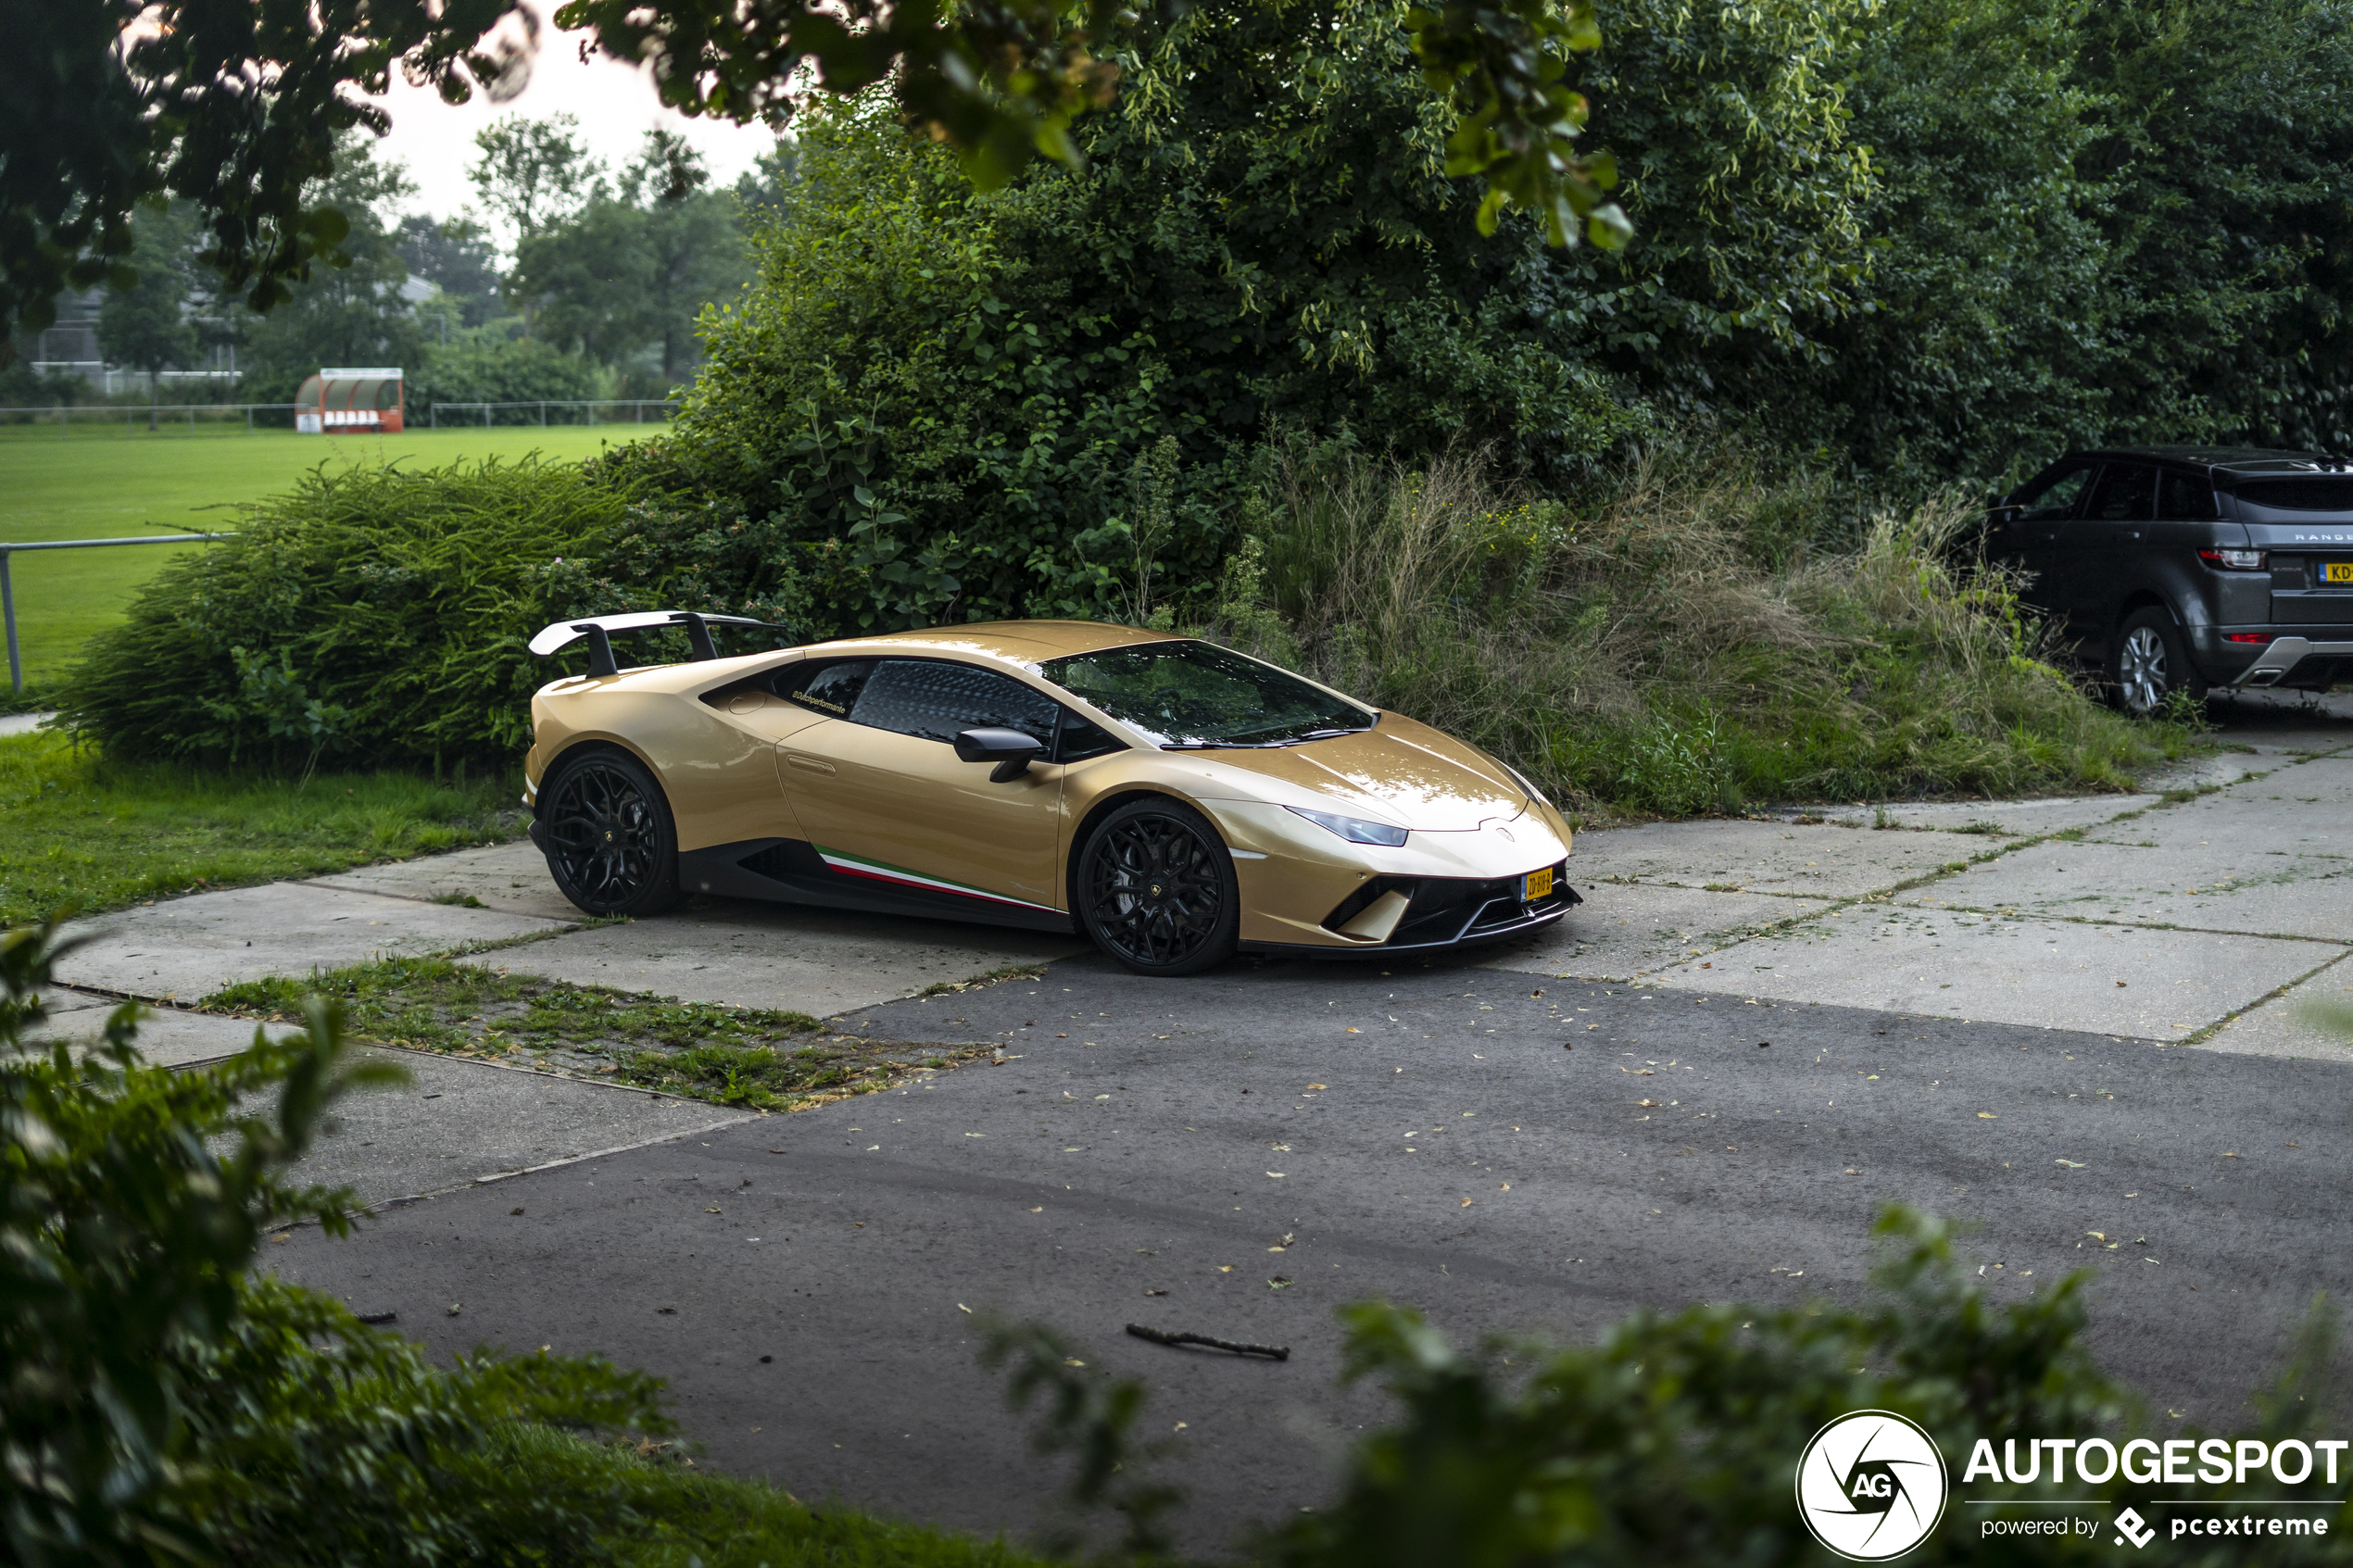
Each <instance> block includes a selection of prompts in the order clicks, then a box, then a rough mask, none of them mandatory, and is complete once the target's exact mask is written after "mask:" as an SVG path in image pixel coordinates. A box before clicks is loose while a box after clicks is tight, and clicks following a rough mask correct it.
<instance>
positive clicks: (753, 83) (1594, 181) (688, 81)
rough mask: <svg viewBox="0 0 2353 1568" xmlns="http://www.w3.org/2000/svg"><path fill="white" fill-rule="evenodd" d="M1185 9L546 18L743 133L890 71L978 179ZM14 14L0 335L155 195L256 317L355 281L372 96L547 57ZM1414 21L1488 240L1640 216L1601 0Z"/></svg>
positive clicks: (336, 25)
mask: <svg viewBox="0 0 2353 1568" xmlns="http://www.w3.org/2000/svg"><path fill="white" fill-rule="evenodd" d="M1190 3H1191V0H1148V3H1145V4H1140V5H1130V4H1128V3H1126V0H975V3H971V4H963V5H956V6H948V5H943V4H941V3H939V0H829V3H827V4H824V5H817V4H807V3H791V0H787V3H782V4H765V3H763V4H752V5H742V4H736V3H735V0H650V3H648V0H569V3H568V4H566V5H564V6H562V7H561V8H560V10H559V11H558V12H557V13H556V19H557V22H558V24H559V25H560V26H561V27H563V28H566V29H572V30H578V31H582V32H584V33H585V41H584V46H586V45H587V44H593V45H594V46H595V47H596V48H598V49H600V50H602V51H603V52H604V53H605V54H607V55H610V56H613V57H614V58H617V59H620V60H623V61H626V62H627V63H629V64H630V65H633V66H636V65H645V66H648V67H649V68H650V69H651V70H652V72H653V76H654V81H655V82H656V85H657V87H658V88H659V90H660V92H661V97H662V101H663V102H664V103H667V104H670V105H672V106H673V107H677V108H681V109H684V110H685V111H686V112H687V113H688V114H695V115H715V116H719V117H722V118H724V119H733V120H735V121H736V122H737V123H739V124H740V123H747V122H749V121H752V120H755V119H758V120H765V121H768V122H770V123H772V124H775V125H778V126H781V125H782V124H783V123H784V122H785V120H786V119H787V118H788V117H789V115H790V114H791V111H792V107H793V100H794V98H795V96H796V95H797V94H802V93H806V92H808V91H811V90H812V77H813V79H814V83H815V84H821V85H822V87H823V89H824V91H827V92H831V93H836V94H841V93H853V92H856V91H858V90H860V89H862V88H864V87H867V86H870V85H873V84H875V83H876V82H887V83H889V84H890V90H891V91H892V93H893V94H895V95H896V97H897V99H898V102H899V104H900V108H901V110H902V111H903V113H904V114H905V115H906V116H907V118H908V119H910V120H911V121H912V122H913V123H916V124H920V125H924V126H926V127H928V128H929V129H930V130H931V132H933V134H935V135H936V136H937V137H939V138H940V139H941V140H943V141H945V142H947V143H949V144H951V145H952V146H954V147H955V148H956V149H957V150H958V151H959V153H960V154H961V155H962V157H963V163H964V167H965V169H966V170H967V171H968V172H969V173H970V174H971V175H972V177H973V178H974V179H975V181H976V182H979V183H981V184H983V185H984V186H987V185H995V184H1000V183H1002V182H1004V181H1005V180H1006V179H1008V178H1010V177H1011V176H1012V175H1013V173H1014V172H1015V171H1017V170H1018V169H1020V168H1021V167H1022V166H1023V165H1024V164H1025V163H1026V162H1027V161H1028V160H1029V159H1030V157H1032V156H1033V155H1043V156H1044V157H1049V158H1052V159H1054V160H1056V161H1058V162H1061V163H1063V164H1067V165H1071V166H1073V167H1076V166H1077V165H1079V164H1080V163H1081V162H1083V159H1082V157H1081V156H1080V153H1079V150H1078V148H1077V145H1076V143H1074V142H1073V141H1072V139H1071V136H1070V134H1069V128H1070V125H1071V123H1072V121H1073V119H1075V118H1076V116H1078V115H1079V114H1081V113H1084V112H1086V111H1087V110H1088V109H1092V108H1099V107H1102V106H1103V105H1106V104H1108V103H1109V102H1110V101H1111V99H1112V97H1113V95H1114V93H1115V92H1116V90H1117V87H1118V83H1119V79H1120V70H1119V68H1118V66H1117V65H1116V64H1115V63H1114V59H1113V56H1114V53H1115V52H1116V51H1117V50H1119V49H1120V48H1122V47H1125V46H1128V45H1131V44H1137V43H1139V42H1145V41H1148V40H1149V39H1150V38H1151V36H1153V35H1154V34H1155V33H1156V32H1157V31H1160V30H1163V29H1165V28H1166V27H1168V26H1169V25H1171V24H1173V23H1174V22H1176V21H1177V20H1178V19H1181V18H1182V17H1183V16H1184V15H1185V14H1186V12H1187V11H1188V10H1189V8H1190ZM1259 3H1260V4H1264V5H1267V6H1274V7H1277V8H1281V0H1259ZM8 14H9V16H10V19H11V20H10V31H11V34H12V44H14V56H13V57H14V60H15V62H16V69H15V70H14V71H13V72H12V75H11V79H10V92H9V94H8V97H9V99H10V100H11V102H10V104H9V105H8V106H7V107H6V109H0V318H4V319H7V320H12V321H14V322H16V323H18V324H19V325H21V326H22V327H24V328H26V329H29V330H35V331H37V330H39V329H41V328H44V327H46V326H47V325H49V323H50V322H51V321H52V320H55V318H56V301H57V296H58V295H60V294H61V293H63V292H65V291H66V290H68V289H78V288H88V287H90V286H92V285H94V284H96V283H100V282H107V283H111V284H112V285H114V286H116V287H127V286H129V284H130V283H131V282H132V280H133V277H134V274H132V272H131V270H130V269H129V268H128V267H127V266H126V265H125V257H127V256H128V255H129V253H130V250H131V246H132V232H131V226H130V217H131V212H132V208H133V207H135V206H137V205H138V204H139V203H141V202H142V201H147V200H151V199H153V198H155V197H157V196H158V195H161V194H167V193H168V194H170V195H172V196H179V197H184V198H186V199H187V200H189V201H190V202H192V203H194V204H195V207H196V209H197V211H198V212H199V214H200V215H201V217H202V220H203V221H204V223H205V224H206V226H207V228H208V233H209V245H208V250H207V252H206V257H207V259H208V261H210V262H211V263H212V264H213V266H215V267H216V268H217V269H218V270H220V273H221V275H222V277H223V278H224V280H225V281H226V282H228V283H229V284H230V285H231V286H232V287H233V288H241V289H244V290H245V295H246V300H247V303H249V304H250V305H252V306H253V307H254V308H255V309H257V310H268V309H270V308H271V307H273V306H275V305H277V304H280V303H282V302H283V301H284V300H286V299H287V298H289V297H290V291H289V289H288V286H287V285H288V283H289V282H290V281H300V280H303V279H307V278H308V277H309V276H310V274H311V270H312V269H313V267H315V266H321V265H324V266H347V265H349V257H347V256H346V255H345V254H344V252H343V251H342V250H341V248H340V246H341V242H342V241H343V240H344V238H345V237H346V234H347V233H348V232H349V227H350V226H349V222H348V220H347V219H346V216H345V215H344V214H342V213H340V212H338V211H336V210H335V209H334V208H333V207H322V206H317V205H313V202H314V201H315V197H313V196H311V195H310V194H309V193H310V191H311V190H312V188H313V187H314V186H315V183H316V182H318V181H320V180H321V179H323V178H324V177H325V176H326V175H327V174H329V173H330V172H331V171H332V170H333V168H334V162H335V154H334V144H335V138H336V136H337V135H338V134H340V133H342V132H346V131H350V130H352V129H354V128H357V127H365V128H366V129H368V130H371V131H373V132H377V133H379V134H381V133H382V132H384V130H385V129H386V128H387V126H388V125H389V124H390V121H389V119H388V118H387V117H386V116H385V114H384V110H383V109H381V108H379V107H376V106H375V105H374V104H371V103H370V102H369V101H368V99H369V98H370V97H372V96H380V95H382V94H384V92H385V91H386V90H387V89H388V88H389V86H390V85H391V80H392V75H393V73H394V72H395V71H398V72H399V73H400V74H401V75H402V76H403V77H404V78H405V79H406V80H408V81H409V82H413V83H417V84H420V85H428V84H429V85H431V86H433V87H434V88H435V89H436V90H437V91H438V93H439V94H440V95H441V97H442V98H443V99H444V100H446V101H447V102H448V103H451V104H460V103H464V102H466V101H468V100H469V99H470V98H472V95H473V94H474V93H476V92H478V91H479V92H482V93H484V94H486V95H487V96H488V97H489V98H490V99H491V100H492V101H494V102H500V101H504V100H506V99H509V98H511V97H512V96H513V95H514V94H517V93H519V92H520V91H521V90H522V87H523V86H524V85H525V84H526V83H527V82H528V81H529V80H530V73H531V64H532V60H533V56H535V52H536V50H537V48H538V47H539V42H540V41H539V31H540V24H539V21H538V19H537V15H536V13H535V12H534V11H532V10H530V9H529V8H528V7H527V6H524V5H522V3H521V0H315V3H314V4H310V5H307V6H234V5H230V6H221V5H214V4H209V3H207V0H158V3H156V4H148V3H146V0H52V3H50V4H46V5H39V6H11V7H10V8H9V13H8ZM1409 25H1410V26H1411V27H1412V28H1413V29H1414V31H1415V36H1416V51H1417V52H1418V53H1419V55H1420V56H1421V58H1422V60H1423V63H1424V66H1425V69H1426V71H1427V74H1428V82H1429V84H1430V86H1431V87H1432V89H1433V90H1434V91H1435V92H1437V93H1438V94H1441V96H1442V97H1443V98H1445V99H1446V100H1447V102H1448V103H1449V104H1450V106H1451V107H1452V108H1453V112H1454V113H1455V114H1456V115H1457V116H1458V117H1459V118H1460V120H1461V123H1462V130H1461V131H1460V132H1459V133H1458V134H1457V135H1456V137H1455V139H1454V142H1453V143H1452V144H1450V146H1449V169H1450V171H1452V172H1455V173H1463V174H1476V175H1478V176H1479V177H1481V178H1482V179H1484V180H1485V181H1486V182H1487V188H1488V192H1489V195H1488V205H1487V207H1485V208H1483V209H1482V211H1481V218H1480V221H1481V223H1482V225H1483V226H1485V227H1486V228H1487V229H1488V230H1489V231H1490V232H1491V231H1492V229H1493V226H1494V220H1495V214H1496V212H1497V210H1499V209H1500V207H1502V206H1503V205H1504V204H1505V203H1506V202H1512V203H1517V204H1518V205H1520V206H1523V207H1528V208H1529V210H1530V211H1532V212H1534V213H1536V214H1537V215H1538V217H1539V219H1540V220H1541V221H1542V223H1543V224H1544V226H1545V228H1546V230H1547V232H1548V233H1549V234H1550V235H1551V237H1552V240H1553V243H1554V244H1555V245H1574V244H1576V243H1577V241H1578V239H1579V234H1580V232H1584V230H1585V229H1586V228H1587V227H1590V232H1591V234H1592V238H1593V239H1595V240H1596V241H1598V242H1600V243H1603V244H1615V243H1617V240H1618V239H1619V238H1620V237H1621V236H1622V235H1623V234H1624V233H1625V232H1626V224H1625V220H1624V219H1623V218H1622V217H1620V216H1618V214H1617V208H1616V207H1603V206H1601V205H1600V199H1599V194H1600V192H1601V191H1602V190H1603V189H1604V188H1605V187H1606V186H1608V185H1609V184H1610V183H1611V182H1613V180H1614V178H1615V174H1614V170H1613V169H1612V168H1611V166H1610V165H1609V164H1608V163H1607V162H1606V161H1605V160H1588V159H1582V158H1579V157H1578V156H1577V155H1576V153H1575V152H1574V150H1573V140H1574V138H1575V137H1576V135H1577V133H1578V132H1579V129H1580V128H1581V127H1582V125H1583V123H1584V117H1585V104H1584V100H1583V99H1582V98H1581V97H1579V95H1578V94H1574V93H1572V92H1569V91H1568V90H1567V88H1566V87H1565V86H1564V85H1563V84H1562V77H1563V74H1564V71H1565V69H1566V56H1567V52H1569V51H1573V50H1585V49H1592V48H1593V47H1595V46H1597V45H1598V44H1599V42H1600V32H1599V30H1598V29H1597V28H1596V26H1595V25H1594V20H1593V11H1592V5H1591V3H1590V0H1569V3H1568V4H1567V5H1565V6H1559V5H1554V4H1550V3H1548V0H1452V3H1449V4H1446V5H1442V6H1438V7H1437V8H1435V9H1430V10H1417V11H1415V12H1413V13H1412V16H1411V19H1410V22H1409ZM28 31H29V32H30V34H31V35H30V36H27V35H26V34H27V33H28ZM1589 217H1590V219H1591V223H1590V225H1586V224H1584V223H1583V222H1582V220H1586V219H1588V218H1589ZM0 352H5V350H4V349H0ZM5 363H6V360H5V359H0V364H5Z"/></svg>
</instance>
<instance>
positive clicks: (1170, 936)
mask: <svg viewBox="0 0 2353 1568" xmlns="http://www.w3.org/2000/svg"><path fill="white" fill-rule="evenodd" d="M1077 894H1078V900H1077V902H1078V918H1079V922H1080V923H1081V924H1082V925H1084V926H1085V928H1086V931H1087V935H1088V936H1089V937H1091V938H1092V939H1093V940H1094V943H1095V946H1096V947H1101V949H1102V950H1103V951H1104V952H1106V953H1108V954H1110V955H1111V957H1112V958H1113V959H1114V960H1117V961H1118V962H1119V963H1120V964H1121V965H1123V966H1124V967H1125V968H1126V969H1127V970H1129V971H1130V972H1134V973H1137V974H1162V975H1178V974H1194V973H1198V972H1201V971H1202V970H1204V969H1207V968H1209V967H1210V966H1211V965H1212V964H1216V963H1222V962H1223V961H1225V960H1227V958H1229V957H1231V956H1232V954H1233V951H1234V946H1235V934H1236V933H1237V932H1238V931H1239V929H1240V927H1241V892H1240V889H1239V886H1238V885H1237V884H1236V883H1235V880H1234V858H1233V856H1232V855H1231V854H1229V853H1228V852H1227V848H1226V841H1225V840H1224V839H1222V838H1220V837H1219V836H1218V834H1217V830H1216V829H1215V828H1214V827H1212V826H1210V825H1209V822H1208V821H1207V820H1206V819H1205V818H1203V817H1202V815H1201V813H1199V812H1198V811H1195V810H1193V809H1190V808H1189V807H1185V806H1180V805H1178V804H1177V803H1176V801H1174V800H1167V799H1160V798H1154V799H1149V800H1139V801H1137V802H1136V803H1135V804H1133V805H1129V806H1123V807H1121V808H1120V809H1118V810H1116V811H1114V812H1113V813H1112V814H1111V815H1110V816H1108V817H1106V818H1104V819H1103V820H1102V822H1101V823H1100V824H1099V825H1098V826H1097V827H1096V829H1095V831H1094V833H1093V834H1090V835H1089V836H1088V840H1087V847H1086V848H1085V849H1084V850H1083V851H1081V852H1080V855H1079V860H1078V876H1077Z"/></svg>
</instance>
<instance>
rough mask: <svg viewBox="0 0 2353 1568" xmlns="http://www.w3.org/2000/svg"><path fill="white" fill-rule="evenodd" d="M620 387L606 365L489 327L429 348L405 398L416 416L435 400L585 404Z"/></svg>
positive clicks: (468, 332)
mask: <svg viewBox="0 0 2353 1568" xmlns="http://www.w3.org/2000/svg"><path fill="white" fill-rule="evenodd" d="M619 391H620V383H619V378H618V377H617V376H616V375H615V373H614V372H613V371H611V370H607V369H606V368H605V367H603V366H601V365H598V364H596V363H594V362H592V361H590V360H588V359H585V358H581V357H580V356H579V355H576V354H566V353H565V352H564V351H563V350H561V349H560V348H558V347H557V346H556V345H553V344H551V343H547V342H543V341H542V340H540V339H538V338H530V337H525V338H510V337H509V336H508V335H507V333H506V332H505V331H504V330H503V329H501V328H499V327H496V326H491V327H473V328H468V329H466V330H464V331H461V332H455V333H452V334H451V336H450V339H449V341H448V342H447V343H443V344H435V345H432V346H431V347H428V348H427V349H426V350H425V365H424V371H423V373H422V374H421V375H419V376H418V377H417V378H416V379H415V380H414V381H413V382H411V383H409V407H410V408H411V409H412V410H413V413H412V416H411V417H420V416H422V415H425V414H429V413H430V412H431V411H432V409H433V407H434V405H435V404H437V403H536V402H540V401H543V400H544V401H546V402H550V403H572V402H587V401H590V400H592V399H596V398H602V397H612V396H616V395H618V394H619Z"/></svg>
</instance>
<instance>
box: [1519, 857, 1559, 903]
mask: <svg viewBox="0 0 2353 1568" xmlns="http://www.w3.org/2000/svg"><path fill="white" fill-rule="evenodd" d="M1520 881H1521V882H1522V883H1523V884H1525V885H1524V886H1522V887H1521V889H1520V893H1519V897H1520V902H1521V903H1523V904H1533V903H1534V902H1536V900H1537V899H1539V898H1549V897H1552V896H1553V868H1552V867H1550V866H1546V867H1545V868H1544V869H1543V870H1542V871H1541V872H1529V873H1528V874H1527V875H1526V876H1524V877H1522V878H1521V879H1520Z"/></svg>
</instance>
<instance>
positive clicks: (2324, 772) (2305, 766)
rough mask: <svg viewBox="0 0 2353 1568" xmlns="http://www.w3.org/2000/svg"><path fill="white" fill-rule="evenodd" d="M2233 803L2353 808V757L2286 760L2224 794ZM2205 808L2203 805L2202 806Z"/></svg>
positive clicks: (2234, 786)
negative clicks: (2349, 806) (2249, 801)
mask: <svg viewBox="0 0 2353 1568" xmlns="http://www.w3.org/2000/svg"><path fill="white" fill-rule="evenodd" d="M2224 793H2225V794H2226V795H2228V796H2230V797H2232V798H2233V799H2238V800H2260V801H2265V802H2270V801H2272V800H2284V801H2300V802H2306V803H2319V804H2326V805H2338V806H2344V805H2353V757H2347V756H2335V757H2313V758H2296V759H2286V765H2285V766H2283V767H2280V768H2278V769H2277V770H2275V771H2272V772H2270V773H2267V774H2265V775H2264V776H2263V777H2262V778H2259V779H2248V780H2247V781H2246V782H2245V783H2243V784H2236V785H2233V787H2232V788H2231V789H2229V790H2227V791H2225V792H2224ZM2201 804H2203V802H2201Z"/></svg>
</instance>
